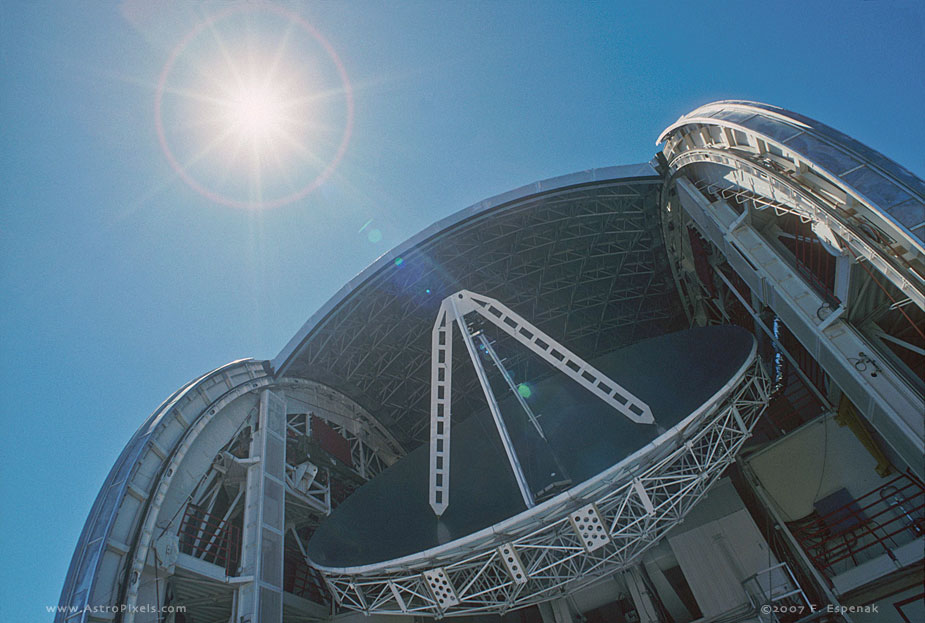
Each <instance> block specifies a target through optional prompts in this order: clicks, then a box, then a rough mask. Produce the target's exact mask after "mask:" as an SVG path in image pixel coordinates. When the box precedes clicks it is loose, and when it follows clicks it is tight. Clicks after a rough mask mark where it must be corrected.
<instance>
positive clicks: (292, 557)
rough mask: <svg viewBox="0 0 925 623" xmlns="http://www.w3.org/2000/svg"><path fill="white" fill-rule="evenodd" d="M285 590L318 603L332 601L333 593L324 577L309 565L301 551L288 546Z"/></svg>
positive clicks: (284, 568) (284, 563) (284, 579)
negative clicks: (328, 588)
mask: <svg viewBox="0 0 925 623" xmlns="http://www.w3.org/2000/svg"><path fill="white" fill-rule="evenodd" d="M283 590H284V591H286V592H287V593H292V594H293V595H296V596H298V597H302V598H304V599H308V600H310V601H313V602H315V603H318V604H325V605H330V603H331V593H330V592H329V591H328V590H327V588H326V587H325V584H324V577H323V576H322V575H321V573H320V572H318V571H316V570H315V569H312V568H311V567H310V566H308V563H307V562H306V561H305V558H304V556H303V555H302V552H301V551H299V550H298V549H295V548H292V547H286V555H285V558H284V562H283Z"/></svg>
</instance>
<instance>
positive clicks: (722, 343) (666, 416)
mask: <svg viewBox="0 0 925 623" xmlns="http://www.w3.org/2000/svg"><path fill="white" fill-rule="evenodd" d="M753 343H754V338H753V337H752V335H751V334H750V333H748V332H747V331H745V330H744V329H742V328H740V327H736V326H713V327H705V328H694V329H688V330H685V331H680V332H677V333H672V334H668V335H663V336H660V337H656V338H651V339H648V340H643V341H641V342H638V343H636V344H633V345H632V346H629V347H626V348H622V349H619V350H616V351H613V352H611V353H608V354H606V355H603V356H601V357H598V358H596V359H594V360H592V361H591V362H590V363H591V364H592V365H594V366H595V367H596V368H597V369H598V370H600V371H602V372H604V373H605V374H607V375H608V376H609V377H610V378H612V379H614V380H615V381H617V382H618V383H620V384H621V385H622V386H623V387H625V388H626V389H628V390H629V391H630V392H632V393H633V394H634V395H635V396H637V397H639V398H640V399H641V400H643V401H644V402H646V403H648V404H649V406H650V407H651V409H652V412H653V414H654V417H655V420H656V424H655V425H643V424H635V423H633V422H631V421H629V420H627V419H626V418H625V417H623V416H622V415H620V414H619V413H617V412H616V411H614V410H613V409H611V408H610V407H608V406H607V405H606V404H604V403H603V402H602V401H600V400H598V399H597V398H596V397H595V396H593V395H592V394H591V393H590V392H588V391H587V390H585V389H584V388H582V387H580V386H579V385H578V384H576V383H574V382H573V381H571V380H569V379H568V378H566V377H565V376H563V375H560V374H553V375H552V376H549V377H547V378H545V379H543V380H542V381H540V382H538V383H536V384H533V385H530V391H529V396H528V397H527V402H528V404H529V405H530V407H531V409H533V411H534V413H536V414H537V415H538V416H539V421H540V423H541V425H542V428H543V430H544V432H545V434H546V438H547V441H543V440H542V438H540V437H539V435H538V434H537V433H536V431H535V430H534V429H533V427H532V426H531V425H530V424H529V422H528V421H527V419H526V417H525V415H524V414H523V412H522V410H521V409H520V407H519V405H518V404H517V401H516V399H515V398H514V396H513V395H511V394H507V395H506V396H504V397H503V398H501V396H502V395H501V394H500V393H499V394H498V397H499V398H501V399H500V400H499V405H500V407H501V411H502V413H503V414H504V418H505V423H506V425H507V427H508V429H509V432H510V435H511V438H512V442H513V444H514V446H515V448H516V450H517V454H518V457H519V458H520V461H521V463H522V465H523V469H524V473H525V475H526V477H527V480H528V482H529V483H530V485H531V489H532V490H533V491H534V492H537V491H539V490H541V489H543V488H545V487H547V486H548V485H550V484H551V483H555V482H559V481H562V480H563V477H566V478H567V479H568V481H570V483H571V484H572V485H577V484H579V483H581V482H583V481H585V480H587V479H589V478H591V477H593V476H595V475H596V474H598V473H600V472H601V471H603V470H605V469H607V468H609V467H611V466H612V465H615V464H616V463H618V462H620V461H621V460H622V459H623V458H624V457H626V456H628V455H629V454H631V453H633V452H634V451H636V450H638V449H639V448H641V447H642V446H644V445H645V444H647V443H649V442H651V441H652V440H654V439H655V438H656V437H657V436H658V435H659V431H660V430H664V429H670V428H671V427H673V426H675V425H676V424H678V423H679V422H680V421H681V420H683V419H684V418H685V417H686V416H687V415H689V414H690V413H692V412H694V411H695V410H696V409H697V408H698V407H700V406H701V405H702V404H703V403H704V402H705V401H707V400H708V399H709V398H710V397H711V396H712V395H713V394H714V393H716V391H717V390H719V389H720V388H721V387H722V386H723V385H724V384H725V383H726V382H727V381H728V380H729V379H730V378H731V377H732V376H733V375H734V374H735V373H736V371H738V370H739V368H740V367H741V366H742V364H743V363H744V362H745V360H746V359H747V358H748V356H749V353H750V352H751V349H752V345H753ZM428 453H429V448H428V446H427V444H424V445H422V446H420V447H418V448H417V449H415V450H414V451H412V452H410V453H409V454H408V455H407V456H406V457H404V458H403V459H402V460H400V461H399V462H398V463H396V464H395V465H393V466H391V467H390V468H389V469H387V470H385V471H384V472H382V473H381V474H380V475H378V476H377V477H376V478H374V479H373V480H371V481H370V482H368V483H366V484H364V485H363V486H362V487H360V488H359V489H357V490H356V491H355V492H354V493H353V495H351V496H350V497H349V498H348V499H347V500H345V501H344V502H343V503H342V504H341V505H340V506H338V507H337V508H336V509H335V510H334V511H333V512H332V513H331V515H330V516H329V517H328V518H327V519H326V520H325V521H323V522H322V524H321V525H320V526H319V528H318V530H317V531H316V532H315V534H314V535H313V537H312V539H311V541H310V542H309V544H308V550H307V552H308V556H309V558H310V559H311V560H312V561H313V562H314V563H316V564H318V565H321V566H324V567H351V566H359V565H365V564H373V563H378V562H384V561H388V560H392V559H395V558H399V557H402V556H407V555H411V554H414V553H416V552H420V551H424V550H426V549H430V548H432V547H436V546H438V545H441V544H444V543H448V542H450V541H453V540H456V539H459V538H462V537H464V536H466V535H469V534H472V533H473V532H476V531H478V530H480V529H483V528H487V527H489V526H491V525H493V524H496V523H498V522H500V521H503V520H505V519H507V518H509V517H512V516H513V515H516V514H518V513H520V512H522V511H524V510H525V509H526V506H525V504H524V502H523V499H522V497H521V495H520V493H519V491H518V488H517V484H516V482H515V480H514V476H513V473H512V471H511V467H510V465H509V464H508V462H507V459H506V457H505V454H504V450H503V448H502V446H501V442H500V440H499V436H498V432H497V430H496V429H495V427H494V423H493V422H492V419H491V416H490V415H489V413H488V410H487V408H486V409H485V410H484V411H482V412H477V413H475V414H474V415H473V416H472V417H470V418H468V419H467V420H465V421H464V422H460V423H458V424H457V425H455V426H454V427H453V429H452V436H451V451H450V457H451V460H450V505H449V508H448V509H447V510H446V512H445V513H444V514H443V516H442V517H440V518H437V517H436V516H435V515H434V513H433V511H432V510H431V508H430V505H429V503H428V465H429V462H428V461H429V454H428ZM563 472H564V474H563Z"/></svg>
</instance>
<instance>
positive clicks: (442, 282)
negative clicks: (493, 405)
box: [286, 179, 681, 447]
mask: <svg viewBox="0 0 925 623" xmlns="http://www.w3.org/2000/svg"><path fill="white" fill-rule="evenodd" d="M659 188H660V180H657V179H653V180H630V181H619V180H617V181H610V182H604V183H601V184H600V185H599V186H590V187H582V188H577V189H566V190H562V191H559V192H557V193H553V194H548V195H543V196H539V197H536V196H534V197H528V198H526V199H524V200H522V201H519V202H517V203H515V204H513V205H507V206H504V207H503V208H501V209H498V210H494V211H491V212H489V213H486V214H484V215H481V216H480V217H479V218H475V219H472V220H470V221H465V222H463V223H459V224H458V225H456V226H454V227H452V228H451V229H449V230H446V231H444V232H441V233H440V234H439V235H437V236H434V237H433V238H431V239H429V240H428V241H426V242H424V243H422V244H419V245H417V246H415V247H413V248H412V249H409V250H408V251H407V252H406V253H405V254H404V255H403V256H402V257H401V263H400V264H398V265H395V264H393V265H391V266H388V267H386V268H385V269H383V270H382V271H381V272H380V273H379V274H378V275H376V276H375V277H373V278H371V279H370V280H369V281H368V282H366V283H364V284H363V286H362V287H361V288H358V289H357V292H356V293H355V294H354V295H353V296H351V297H349V298H347V299H346V300H344V301H343V302H342V303H341V304H339V306H338V307H336V308H335V309H334V310H333V311H332V312H331V314H330V315H329V317H328V318H327V319H326V320H325V321H324V323H323V324H322V325H320V326H319V327H318V328H316V329H315V330H314V332H313V333H312V335H311V336H310V338H309V339H308V340H307V341H306V343H305V344H304V346H303V347H301V351H300V354H299V355H298V357H297V358H296V359H295V360H293V362H292V363H291V364H290V365H289V367H288V368H287V370H286V374H287V375H288V376H297V377H302V378H310V379H314V380H318V381H320V382H324V383H326V384H328V385H330V386H332V387H335V388H336V389H338V390H340V391H343V392H344V393H346V394H347V395H349V396H351V397H352V398H353V399H355V400H357V402H359V403H360V404H362V405H363V406H364V407H366V408H367V409H368V410H372V412H374V413H376V415H377V418H379V419H380V421H381V422H382V423H383V425H385V426H386V427H387V428H388V429H389V430H390V431H391V432H392V433H393V434H394V435H395V436H396V437H397V438H398V440H399V441H400V443H402V444H403V445H405V446H406V447H413V446H414V445H416V444H418V443H420V442H424V441H426V440H427V438H428V428H429V408H428V407H429V390H430V386H429V376H430V375H429V372H430V346H431V345H430V340H429V339H428V337H429V332H430V327H431V324H432V322H433V318H434V315H435V313H436V310H437V308H438V307H439V305H440V301H442V299H443V298H444V297H445V296H447V295H448V294H451V293H453V292H456V291H458V290H461V289H470V290H473V291H478V292H482V293H484V294H486V295H489V296H494V297H496V298H500V299H502V300H504V301H505V302H506V303H507V304H508V305H509V306H510V307H511V308H512V309H513V310H515V311H516V312H517V313H519V314H522V315H523V316H525V317H528V318H531V320H532V321H533V322H534V323H535V324H536V325H537V326H538V327H539V328H540V329H542V330H543V331H546V332H547V333H550V334H551V335H556V336H558V337H559V338H560V339H562V340H563V341H564V342H565V343H568V344H570V345H572V346H573V348H574V349H575V351H576V352H577V353H579V354H580V355H581V356H582V357H585V358H588V359H590V358H593V357H595V356H597V355H599V354H602V353H604V352H609V351H611V350H614V349H615V348H619V347H621V346H625V345H627V344H630V343H633V342H635V341H638V340H640V339H644V338H646V337H652V336H655V335H660V334H662V333H665V332H666V331H669V330H672V329H677V328H680V327H681V324H680V322H679V321H680V318H681V316H680V306H679V305H678V304H677V299H676V294H675V291H674V290H675V289H674V286H673V284H672V282H671V276H670V271H669V270H667V257H666V255H665V252H664V247H663V243H662V242H661V238H660V235H659V232H658V214H657V212H658V210H657V193H658V190H659ZM461 361H462V360H461V359H460V362H461ZM531 372H533V373H534V374H536V375H542V374H546V373H547V372H546V371H545V370H542V369H540V368H536V369H531ZM455 382H456V386H457V387H458V388H459V390H460V391H459V396H460V404H459V405H458V406H457V407H456V410H457V412H458V413H459V414H460V415H461V416H463V417H465V416H466V415H467V414H468V413H469V412H471V411H472V410H473V409H477V408H481V406H482V405H481V403H480V402H479V398H478V396H479V394H480V392H479V390H478V382H477V379H476V378H475V376H474V374H472V373H471V371H468V370H466V371H462V372H461V373H460V374H459V375H458V378H457V379H455Z"/></svg>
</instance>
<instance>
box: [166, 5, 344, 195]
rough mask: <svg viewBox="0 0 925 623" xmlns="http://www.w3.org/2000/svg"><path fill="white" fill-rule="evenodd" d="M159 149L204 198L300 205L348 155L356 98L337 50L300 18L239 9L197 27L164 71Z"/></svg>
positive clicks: (272, 8) (276, 10) (270, 9)
mask: <svg viewBox="0 0 925 623" xmlns="http://www.w3.org/2000/svg"><path fill="white" fill-rule="evenodd" d="M155 121H156V124H157V132H158V140H159V141H160V143H161V148H162V150H163V152H164V154H165V156H166V157H167V160H168V162H169V163H170V164H171V166H172V167H173V169H174V170H175V171H176V173H177V174H178V175H179V176H180V178H182V179H183V181H185V182H186V183H187V184H188V185H189V186H190V187H192V188H193V189H194V190H196V191H197V192H199V193H200V194H201V195H203V196H205V197H206V198H208V199H211V200H213V201H216V202H218V203H222V204H225V205H231V206H236V207H244V208H267V207H275V206H280V205H285V204H287V203H291V202H293V201H296V200H298V199H301V198H303V197H305V196H306V195H308V194H309V193H311V192H312V191H313V190H315V189H317V188H318V187H319V186H320V185H321V184H323V183H324V182H325V180H327V179H328V178H329V177H330V176H331V174H332V172H333V171H334V169H335V168H336V167H337V165H338V163H339V162H340V161H341V159H342V158H343V156H344V152H345V150H346V146H347V143H348V141H349V138H350V134H351V129H352V126H353V96H352V91H351V88H350V84H349V81H348V79H347V75H346V72H345V70H344V67H343V64H342V63H341V62H340V59H339V58H338V56H337V54H336V53H335V52H334V49H333V48H332V47H331V45H330V44H329V43H328V42H327V40H326V39H324V37H322V36H321V35H320V33H318V32H317V31H316V30H315V29H314V28H313V27H312V26H311V24H309V23H308V22H307V21H305V20H304V19H303V18H302V17H301V16H299V15H298V14H296V13H293V12H291V11H288V10H286V9H283V8H280V7H278V6H276V5H273V4H260V5H259V6H251V5H237V6H235V7H229V8H228V9H225V10H223V11H220V12H219V13H216V14H213V15H211V16H210V17H208V18H206V19H205V20H204V21H203V22H201V23H200V24H198V25H197V26H196V27H195V28H194V29H193V30H192V31H190V32H189V33H188V34H187V36H186V37H185V38H184V39H183V40H182V41H181V42H180V43H179V44H178V45H177V47H176V48H175V49H174V51H173V53H172V54H171V56H170V58H169V60H168V62H167V64H166V65H165V66H164V69H163V70H162V72H161V77H160V79H159V82H158V86H157V95H156V102H155Z"/></svg>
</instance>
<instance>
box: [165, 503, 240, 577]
mask: <svg viewBox="0 0 925 623" xmlns="http://www.w3.org/2000/svg"><path fill="white" fill-rule="evenodd" d="M177 535H179V537H180V551H181V552H183V553H184V554H189V555H190V556H193V557H195V558H199V559H201V560H204V561H206V562H209V563H212V564H213V565H218V566H220V567H224V568H225V573H226V574H227V575H235V574H236V572H237V566H238V563H239V562H240V560H241V529H240V527H238V526H236V525H234V524H233V523H231V522H229V521H225V520H223V519H222V518H221V517H218V516H216V515H212V514H210V513H208V512H207V511H206V509H204V508H202V507H201V506H197V505H195V504H188V505H187V506H186V511H185V512H184V513H183V519H182V520H181V521H180V528H179V529H178V530H177Z"/></svg>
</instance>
